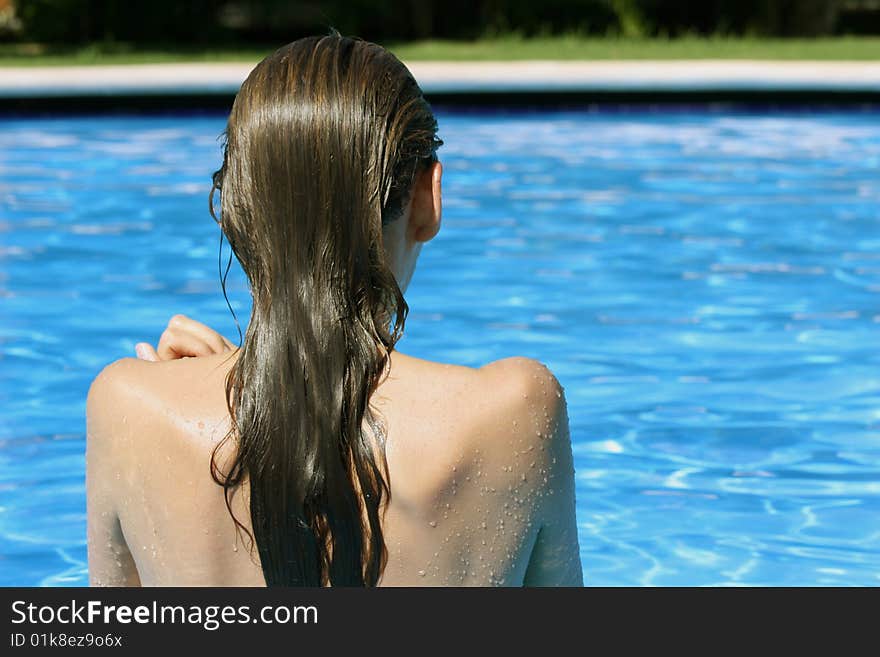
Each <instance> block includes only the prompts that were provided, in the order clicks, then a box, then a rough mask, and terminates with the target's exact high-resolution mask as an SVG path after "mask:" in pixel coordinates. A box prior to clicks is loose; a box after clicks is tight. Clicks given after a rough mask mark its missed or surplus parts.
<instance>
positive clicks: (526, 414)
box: [475, 357, 568, 449]
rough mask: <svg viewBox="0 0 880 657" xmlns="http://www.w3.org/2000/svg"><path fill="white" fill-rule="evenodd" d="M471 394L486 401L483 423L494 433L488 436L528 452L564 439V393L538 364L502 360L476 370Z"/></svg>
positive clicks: (526, 360)
mask: <svg viewBox="0 0 880 657" xmlns="http://www.w3.org/2000/svg"><path fill="white" fill-rule="evenodd" d="M475 385H476V386H477V387H478V390H475V395H478V396H479V397H482V398H484V399H486V400H487V402H488V403H487V404H486V405H485V407H483V408H482V409H481V412H482V413H483V414H484V415H485V418H484V419H483V422H488V424H489V426H490V427H494V428H495V430H492V431H489V432H488V435H490V436H494V437H496V439H497V440H502V441H506V444H508V445H509V444H511V443H517V444H519V445H520V446H521V447H524V448H525V449H528V448H529V447H531V446H537V445H544V444H546V441H547V440H548V439H550V440H552V439H554V437H562V438H564V439H565V440H566V441H567V440H568V417H567V411H566V403H565V392H564V390H563V388H562V385H561V384H560V383H559V380H558V379H557V378H556V376H555V375H554V374H553V372H551V371H550V369H549V368H548V367H547V366H546V365H544V364H543V363H541V362H540V361H537V360H533V359H531V358H522V357H516V358H505V359H503V360H498V361H495V362H493V363H489V364H488V365H485V366H484V367H482V368H480V369H479V370H478V377H477V381H476V383H475Z"/></svg>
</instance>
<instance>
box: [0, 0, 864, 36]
mask: <svg viewBox="0 0 880 657" xmlns="http://www.w3.org/2000/svg"><path fill="white" fill-rule="evenodd" d="M4 7H5V8H6V9H7V13H9V11H10V8H11V11H13V12H14V14H15V23H16V24H15V29H14V30H13V29H10V30H7V31H6V33H5V34H6V37H5V38H6V39H7V40H10V39H13V40H17V41H32V42H40V43H48V44H65V45H82V44H86V43H96V42H101V43H113V42H122V43H131V44H139V45H150V44H156V45H158V44H176V45H192V46H199V45H230V44H236V43H242V44H245V43H252V44H256V43H270V42H278V41H287V40H291V39H294V38H296V37H299V36H303V35H306V34H314V33H316V32H318V33H320V32H325V31H326V30H327V28H328V27H329V26H334V27H336V28H337V29H339V30H340V31H341V32H342V33H344V34H351V35H358V36H362V37H364V38H367V39H371V40H374V41H380V42H390V41H406V40H412V39H424V38H438V39H473V38H477V37H481V36H487V35H493V34H503V33H509V32H516V33H519V34H522V35H525V36H529V35H536V34H543V35H546V34H557V33H567V32H579V33H582V34H594V35H621V36H661V35H665V36H670V37H673V36H677V35H682V34H691V35H719V34H723V35H749V36H782V37H787V36H818V35H832V34H878V33H880V2H875V1H874V0H848V1H847V0H700V1H694V0H688V1H685V0H312V1H308V0H302V1H299V0H237V1H236V0H231V1H230V0H190V1H186V2H184V1H181V0H125V1H122V0H0V14H2V13H3V9H4ZM0 22H2V21H0ZM0 27H2V26H0Z"/></svg>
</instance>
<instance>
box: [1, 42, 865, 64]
mask: <svg viewBox="0 0 880 657" xmlns="http://www.w3.org/2000/svg"><path fill="white" fill-rule="evenodd" d="M386 45H387V46H388V47H389V48H390V49H391V50H392V51H393V52H395V53H396V54H397V55H398V56H399V57H400V58H401V59H403V60H406V61H425V60H443V61H519V60H529V59H545V60H546V59H558V60H611V59H629V60H639V59H660V60H663V59H666V60H671V59H765V60H767V59H772V60H862V61H868V60H875V61H877V60H880V37H835V38H822V39H759V38H722V37H712V38H698V37H685V38H680V39H618V38H591V37H582V36H559V37H538V38H531V39H526V38H522V37H518V36H507V37H496V38H487V39H481V40H478V41H417V42H412V43H400V44H386ZM271 50H272V47H268V46H267V47H265V48H259V47H245V48H240V49H234V48H230V49H208V50H196V49H192V48H188V49H180V48H174V47H170V48H160V49H154V50H135V49H133V48H132V47H130V46H126V45H125V44H110V45H100V44H98V45H92V46H88V47H85V48H77V49H67V50H59V49H49V48H44V47H41V46H39V45H34V44H28V45H23V44H20V45H16V44H0V66H64V65H94V64H147V63H165V62H258V61H259V60H260V59H262V58H263V57H264V56H265V55H266V54H268V53H269V52H270V51H271Z"/></svg>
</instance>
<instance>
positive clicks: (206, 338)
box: [168, 315, 229, 355]
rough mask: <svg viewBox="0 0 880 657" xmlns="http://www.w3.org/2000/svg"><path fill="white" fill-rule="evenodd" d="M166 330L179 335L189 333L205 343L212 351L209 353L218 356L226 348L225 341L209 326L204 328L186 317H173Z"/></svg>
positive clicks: (199, 323) (203, 325)
mask: <svg viewBox="0 0 880 657" xmlns="http://www.w3.org/2000/svg"><path fill="white" fill-rule="evenodd" d="M168 328H171V329H175V330H176V331H179V332H181V333H189V334H191V335H193V336H195V337H197V338H198V339H199V340H201V341H202V342H204V343H206V344H207V345H209V346H210V347H211V349H212V350H213V351H212V352H211V353H215V354H219V353H222V352H224V351H226V349H227V348H228V346H229V345H228V344H227V341H226V339H225V338H224V337H223V336H222V335H220V334H219V333H218V332H217V331H215V330H214V329H212V328H211V327H210V326H206V325H205V324H202V323H201V322H197V321H196V320H194V319H190V318H189V317H187V316H186V315H174V317H172V318H171V319H170V320H169V322H168ZM202 355H208V354H202Z"/></svg>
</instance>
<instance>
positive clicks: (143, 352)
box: [134, 342, 159, 362]
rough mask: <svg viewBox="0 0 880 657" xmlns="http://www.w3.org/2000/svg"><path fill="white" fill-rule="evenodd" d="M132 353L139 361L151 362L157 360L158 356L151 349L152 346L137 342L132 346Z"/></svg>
mask: <svg viewBox="0 0 880 657" xmlns="http://www.w3.org/2000/svg"><path fill="white" fill-rule="evenodd" d="M134 352H135V353H136V354H137V357H138V358H140V359H141V360H149V361H153V362H155V361H158V360H159V354H157V353H156V350H155V349H153V345H151V344H150V343H148V342H138V343H137V344H136V345H135V346H134Z"/></svg>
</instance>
